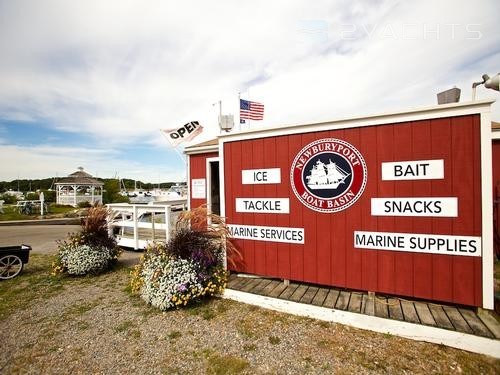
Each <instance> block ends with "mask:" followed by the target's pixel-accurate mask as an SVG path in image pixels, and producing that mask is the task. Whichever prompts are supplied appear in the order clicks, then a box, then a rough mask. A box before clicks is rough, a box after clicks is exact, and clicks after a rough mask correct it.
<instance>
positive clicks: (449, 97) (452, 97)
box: [437, 87, 461, 104]
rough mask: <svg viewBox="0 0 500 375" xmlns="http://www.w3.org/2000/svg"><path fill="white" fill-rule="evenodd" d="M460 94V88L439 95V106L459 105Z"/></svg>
mask: <svg viewBox="0 0 500 375" xmlns="http://www.w3.org/2000/svg"><path fill="white" fill-rule="evenodd" d="M460 92H461V91H460V89H459V88H458V87H453V88H452V89H449V90H446V91H443V92H440V93H438V94H437V99H438V104H448V103H458V102H459V101H460Z"/></svg>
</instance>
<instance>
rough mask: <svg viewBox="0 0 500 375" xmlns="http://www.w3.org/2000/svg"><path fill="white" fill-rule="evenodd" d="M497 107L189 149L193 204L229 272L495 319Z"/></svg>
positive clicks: (370, 119)
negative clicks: (204, 212)
mask: <svg viewBox="0 0 500 375" xmlns="http://www.w3.org/2000/svg"><path fill="white" fill-rule="evenodd" d="M492 102H493V101H491V100H483V101H476V102H468V103H455V104H447V105H440V106H433V107H428V108H421V109H414V110H408V111H402V112H397V113H390V114H383V115H376V116H365V117H359V118H349V119H341V120H335V121H329V122H323V123H315V124H306V125H298V126H286V127H279V128H267V129H261V130H252V131H247V132H241V133H229V134H227V135H222V136H220V137H219V139H218V140H216V141H213V142H206V143H204V144H200V145H197V146H192V147H188V148H186V151H185V152H186V154H187V155H188V156H189V157H188V171H189V176H188V180H189V188H190V193H189V204H190V206H191V207H196V206H199V205H200V204H204V203H207V204H208V207H209V208H210V209H211V210H212V211H214V212H218V213H219V212H220V214H221V215H222V216H224V217H226V220H227V223H228V224H229V225H230V229H231V232H232V234H233V237H234V241H235V243H236V245H237V247H238V248H239V249H240V251H241V253H242V254H243V258H242V259H241V261H240V262H239V263H238V264H237V266H236V269H235V271H238V272H244V273H250V274H256V275H261V276H269V277H274V278H281V279H287V280H295V281H301V282H307V283H314V284H320V285H330V286H336V287H344V288H348V289H355V290H363V291H372V292H377V293H384V294H393V295H398V296H407V297H412V298H421V299H426V300H435V301H441V302H450V303H456V304H462V305H470V306H480V307H484V308H488V309H492V308H493V251H494V250H493V246H494V245H493V242H494V241H493V199H492V198H493V197H492V194H491V192H492V190H491V187H492V185H493V186H495V184H497V185H498V183H499V180H500V178H499V170H497V169H495V175H494V180H493V181H492V176H493V171H492V131H491V117H490V106H491V104H492ZM494 142H495V143H494V145H493V150H494V158H496V160H498V158H499V154H500V150H499V147H500V145H499V143H498V142H500V140H499V139H498V138H497V139H496V140H495V141H494ZM496 164H497V165H498V164H500V163H498V162H497V163H496Z"/></svg>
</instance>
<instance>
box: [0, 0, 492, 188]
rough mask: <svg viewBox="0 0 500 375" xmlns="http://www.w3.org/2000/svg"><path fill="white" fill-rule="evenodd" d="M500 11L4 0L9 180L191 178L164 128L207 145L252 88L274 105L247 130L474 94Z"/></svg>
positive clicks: (0, 96)
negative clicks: (185, 129) (193, 126)
mask: <svg viewBox="0 0 500 375" xmlns="http://www.w3.org/2000/svg"><path fill="white" fill-rule="evenodd" d="M499 14H500V2H498V0H491V1H487V0H484V1H481V0H478V1H474V2H473V1H470V0H455V1H447V0H446V1H435V0H431V1H427V0H424V1H396V0H372V1H370V0H365V1H348V0H340V1H331V0H318V1H314V2H312V1H307V0H303V1H279V0H278V1H259V0H256V1H251V2H249V1H245V2H243V1H237V0H233V1H189V0H188V1H151V0H146V1H144V0H141V1H129V0H116V1H115V0H105V1H103V0H97V1H94V0H85V1H84V0H80V1H77V0H74V1H67V0H60V1H52V0H39V1H37V0H31V1H27V0H10V1H8V0H0V181H3V180H7V181H10V180H14V179H17V178H21V179H22V178H26V179H35V178H46V177H53V176H59V177H61V176H65V175H68V174H70V173H73V172H74V171H76V170H77V168H78V167H83V168H84V169H85V170H86V171H87V172H88V173H90V174H92V175H94V176H97V177H103V178H110V177H121V178H132V179H138V180H142V181H144V182H146V181H147V182H159V181H182V180H185V178H186V170H185V160H184V159H183V156H182V147H180V148H178V149H177V150H176V149H173V148H172V147H171V146H170V145H169V143H168V141H167V140H166V139H165V138H164V137H163V136H162V134H161V132H160V129H166V128H178V127H180V126H182V125H183V124H185V123H187V122H189V121H199V122H200V124H201V125H202V126H203V127H204V131H203V133H202V134H201V135H199V136H198V137H197V138H195V140H194V141H192V142H191V144H196V143H199V142H203V141H205V140H208V139H212V138H214V137H216V136H217V135H218V134H219V132H220V131H219V128H218V122H217V116H218V114H219V107H218V105H214V104H215V103H217V102H218V101H219V100H220V101H221V102H222V112H223V114H234V115H235V122H236V123H238V122H239V121H238V111H239V106H238V95H241V97H242V98H243V99H249V100H252V101H258V102H261V103H263V104H264V105H265V114H264V120H263V121H258V122H257V121H254V122H252V123H251V124H249V125H248V124H247V125H243V126H242V129H243V130H246V129H254V128H260V127H269V126H272V127H276V126H281V125H290V124H301V123H311V122H317V121H327V120H334V119H338V118H343V117H356V116H362V115H366V114H374V113H382V112H390V111H399V110H404V109H408V108H415V107H420V106H429V105H435V104H437V100H436V94H437V93H438V92H440V91H443V90H446V89H449V88H452V87H454V86H456V87H459V88H460V89H461V90H462V95H461V101H468V100H470V98H471V85H472V82H475V81H480V80H481V76H482V74H484V73H487V74H489V75H495V74H497V73H498V72H499V71H500V23H499V22H498V15H499ZM239 93H241V94H239ZM477 98H478V99H487V98H493V99H496V100H497V101H498V100H499V99H500V95H499V93H498V92H495V91H492V90H487V89H485V88H484V86H480V87H479V88H478V91H477ZM492 119H493V120H495V121H500V105H499V104H498V103H495V104H494V105H493V107H492ZM239 129H240V126H239V124H237V125H236V127H235V129H234V130H233V131H239ZM185 145H186V144H184V146H185Z"/></svg>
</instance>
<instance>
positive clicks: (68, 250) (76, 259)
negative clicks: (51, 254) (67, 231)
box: [59, 245, 113, 275]
mask: <svg viewBox="0 0 500 375" xmlns="http://www.w3.org/2000/svg"><path fill="white" fill-rule="evenodd" d="M59 257H60V258H61V263H62V264H63V266H64V267H66V269H67V270H68V273H69V274H70V275H86V274H87V273H99V272H101V271H104V270H105V269H107V268H108V267H109V265H110V263H111V261H112V260H113V251H112V250H111V249H107V248H105V247H91V246H89V245H78V246H67V247H63V248H61V249H60V252H59Z"/></svg>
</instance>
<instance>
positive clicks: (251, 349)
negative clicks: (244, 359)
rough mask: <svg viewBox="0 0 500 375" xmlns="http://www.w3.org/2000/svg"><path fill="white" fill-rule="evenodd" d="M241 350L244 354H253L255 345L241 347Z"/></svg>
mask: <svg viewBox="0 0 500 375" xmlns="http://www.w3.org/2000/svg"><path fill="white" fill-rule="evenodd" d="M243 350H244V351H245V352H254V351H256V350H257V345H255V344H245V345H243Z"/></svg>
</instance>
